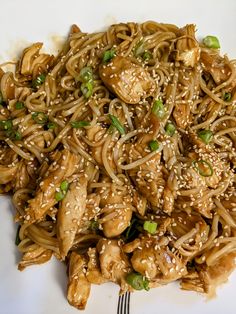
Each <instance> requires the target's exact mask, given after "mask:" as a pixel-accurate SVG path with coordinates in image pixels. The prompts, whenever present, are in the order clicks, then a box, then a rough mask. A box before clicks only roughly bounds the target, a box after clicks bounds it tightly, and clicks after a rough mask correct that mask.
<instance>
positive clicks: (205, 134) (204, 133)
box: [197, 130, 213, 144]
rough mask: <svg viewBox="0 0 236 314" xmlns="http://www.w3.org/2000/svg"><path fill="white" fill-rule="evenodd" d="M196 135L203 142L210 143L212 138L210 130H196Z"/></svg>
mask: <svg viewBox="0 0 236 314" xmlns="http://www.w3.org/2000/svg"><path fill="white" fill-rule="evenodd" d="M197 135H198V137H199V138H200V139H201V140H202V141H203V142H204V143H205V144H208V143H210V141H211V140H212V138H213V133H212V131H211V130H201V131H198V133H197Z"/></svg>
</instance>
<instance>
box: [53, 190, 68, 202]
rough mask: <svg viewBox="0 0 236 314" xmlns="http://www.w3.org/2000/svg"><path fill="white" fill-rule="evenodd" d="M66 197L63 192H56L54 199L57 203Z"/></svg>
mask: <svg viewBox="0 0 236 314" xmlns="http://www.w3.org/2000/svg"><path fill="white" fill-rule="evenodd" d="M65 196H66V193H65V192H63V191H59V192H56V194H55V199H56V201H57V202H60V201H61V200H63V198H64V197H65Z"/></svg>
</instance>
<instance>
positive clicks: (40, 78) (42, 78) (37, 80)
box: [32, 74, 46, 89]
mask: <svg viewBox="0 0 236 314" xmlns="http://www.w3.org/2000/svg"><path fill="white" fill-rule="evenodd" d="M45 79H46V75H45V74H40V75H39V76H37V77H36V78H35V79H34V80H33V81H32V87H33V88H34V89H36V88H38V87H39V86H40V85H42V84H43V83H44V82H45Z"/></svg>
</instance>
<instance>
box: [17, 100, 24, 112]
mask: <svg viewBox="0 0 236 314" xmlns="http://www.w3.org/2000/svg"><path fill="white" fill-rule="evenodd" d="M24 107H25V105H24V103H23V102H22V101H17V103H16V104H15V108H16V109H17V110H20V109H23V108H24Z"/></svg>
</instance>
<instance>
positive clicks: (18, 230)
mask: <svg viewBox="0 0 236 314" xmlns="http://www.w3.org/2000/svg"><path fill="white" fill-rule="evenodd" d="M20 228H21V226H18V228H17V231H16V238H15V245H17V246H18V245H19V244H20V242H21V239H20V236H19V233H20Z"/></svg>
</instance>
